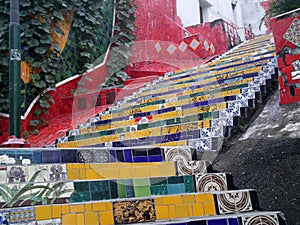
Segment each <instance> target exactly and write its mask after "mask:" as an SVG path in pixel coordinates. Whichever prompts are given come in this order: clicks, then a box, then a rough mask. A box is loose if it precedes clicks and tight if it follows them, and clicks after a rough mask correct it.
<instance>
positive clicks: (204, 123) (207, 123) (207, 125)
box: [203, 120, 210, 128]
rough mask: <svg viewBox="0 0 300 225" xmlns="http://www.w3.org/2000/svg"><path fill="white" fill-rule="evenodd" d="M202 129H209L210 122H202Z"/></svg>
mask: <svg viewBox="0 0 300 225" xmlns="http://www.w3.org/2000/svg"><path fill="white" fill-rule="evenodd" d="M203 128H210V120H204V121H203Z"/></svg>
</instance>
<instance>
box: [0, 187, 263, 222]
mask: <svg viewBox="0 0 300 225" xmlns="http://www.w3.org/2000/svg"><path fill="white" fill-rule="evenodd" d="M32 200H33V201H34V198H33V199H32ZM257 207H258V206H257V200H256V197H255V193H254V192H253V190H242V191H226V192H215V193H192V194H181V195H169V196H151V197H145V198H127V199H117V200H114V201H91V202H89V201H87V202H82V203H63V204H59V203H58V204H52V205H38V206H32V207H20V208H6V209H2V210H0V214H2V216H3V217H4V218H5V217H6V218H9V219H10V220H11V224H21V222H24V220H25V222H26V223H25V224H28V223H29V222H32V223H31V224H33V222H34V221H38V224H41V223H43V222H45V221H47V220H53V219H54V220H56V221H57V222H61V223H62V224H68V225H70V224H101V225H104V224H107V225H108V224H125V223H127V224H128V223H136V222H139V223H142V222H154V221H161V220H173V219H180V218H181V219H183V221H184V219H186V218H197V219H200V218H201V219H202V220H207V219H209V218H210V216H217V215H223V216H225V218H226V215H227V214H229V213H230V214H231V213H234V214H236V213H242V212H251V211H253V210H256V209H257ZM128 213H129V214H128ZM236 215H238V214H236ZM3 217H2V218H3ZM219 218H222V217H219ZM83 221H85V222H83ZM92 221H93V222H92Z"/></svg>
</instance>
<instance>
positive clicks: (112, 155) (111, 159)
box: [109, 150, 117, 162]
mask: <svg viewBox="0 0 300 225" xmlns="http://www.w3.org/2000/svg"><path fill="white" fill-rule="evenodd" d="M109 154H110V157H109V158H110V162H116V161H117V157H116V151H115V150H109Z"/></svg>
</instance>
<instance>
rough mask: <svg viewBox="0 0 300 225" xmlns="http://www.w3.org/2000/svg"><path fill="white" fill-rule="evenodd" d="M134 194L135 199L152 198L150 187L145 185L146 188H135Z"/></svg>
mask: <svg viewBox="0 0 300 225" xmlns="http://www.w3.org/2000/svg"><path fill="white" fill-rule="evenodd" d="M134 193H135V197H145V196H150V195H151V192H150V186H149V185H145V186H134Z"/></svg>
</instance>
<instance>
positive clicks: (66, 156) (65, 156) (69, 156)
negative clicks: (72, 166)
mask: <svg viewBox="0 0 300 225" xmlns="http://www.w3.org/2000/svg"><path fill="white" fill-rule="evenodd" d="M77 156H78V155H77V150H60V158H61V163H76V162H78V157H77Z"/></svg>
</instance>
